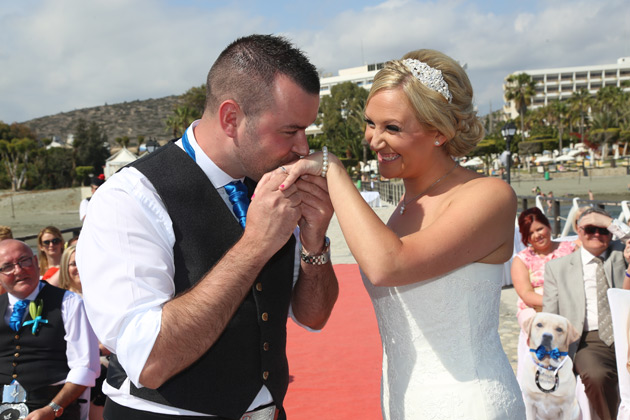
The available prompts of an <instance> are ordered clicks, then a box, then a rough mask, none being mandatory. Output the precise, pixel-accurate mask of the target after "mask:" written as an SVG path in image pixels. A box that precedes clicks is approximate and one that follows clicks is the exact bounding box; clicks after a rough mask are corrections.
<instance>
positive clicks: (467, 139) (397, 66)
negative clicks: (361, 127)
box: [367, 49, 484, 157]
mask: <svg viewBox="0 0 630 420" xmlns="http://www.w3.org/2000/svg"><path fill="white" fill-rule="evenodd" d="M407 58H412V59H416V60H419V61H421V62H423V63H426V64H427V65H429V66H431V67H433V68H434V69H437V70H440V71H441V72H442V77H443V78H444V81H445V82H446V83H447V84H448V89H449V91H450V92H451V95H452V96H453V99H452V101H451V103H449V102H448V101H447V100H446V98H444V96H442V94H441V93H439V92H436V91H434V90H432V89H430V88H428V87H426V86H425V85H424V84H423V83H422V82H420V81H419V80H418V79H417V78H416V77H415V76H414V75H413V74H412V73H411V71H410V70H409V68H407V66H405V64H403V61H402V60H404V59H407ZM398 87H402V90H403V92H404V93H405V96H406V97H407V99H408V100H409V103H410V104H411V107H412V108H413V110H414V113H415V114H416V118H417V119H418V121H419V122H420V123H421V124H423V125H424V126H425V127H426V128H428V129H430V130H431V129H434V130H437V131H439V132H440V133H441V134H442V135H443V136H444V137H446V142H445V143H444V148H445V149H446V152H447V153H448V154H449V155H450V156H453V157H461V156H465V155H467V154H468V153H470V152H471V151H472V150H473V149H474V148H475V146H476V145H477V143H479V141H481V139H482V138H483V136H484V128H483V125H482V124H481V122H480V121H479V119H478V118H477V112H476V111H475V110H474V107H473V103H472V96H473V89H472V85H471V84H470V80H469V79H468V76H467V75H466V72H465V71H464V69H463V68H462V67H461V66H460V65H459V64H458V63H457V62H456V61H455V60H453V59H452V58H450V57H449V56H447V55H445V54H443V53H441V52H439V51H435V50H428V49H423V50H417V51H411V52H409V53H407V54H405V56H404V57H403V58H402V59H401V60H393V61H390V62H388V63H386V64H385V67H383V68H382V69H381V70H380V71H379V72H378V73H377V74H376V76H375V78H374V82H373V84H372V89H371V90H370V94H369V95H368V99H367V102H369V101H370V99H371V98H372V96H374V94H376V93H377V92H378V91H380V90H381V89H396V88H398Z"/></svg>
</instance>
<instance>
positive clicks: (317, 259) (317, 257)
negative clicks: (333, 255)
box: [300, 237, 330, 265]
mask: <svg viewBox="0 0 630 420" xmlns="http://www.w3.org/2000/svg"><path fill="white" fill-rule="evenodd" d="M300 258H301V259H302V261H304V262H305V263H307V264H312V265H324V264H326V263H328V261H330V239H329V238H328V237H326V238H325V240H324V250H323V251H322V252H321V253H319V254H313V255H311V254H309V253H307V252H305V251H304V247H303V246H302V245H300Z"/></svg>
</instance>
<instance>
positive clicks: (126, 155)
mask: <svg viewBox="0 0 630 420" xmlns="http://www.w3.org/2000/svg"><path fill="white" fill-rule="evenodd" d="M136 159H138V156H136V155H135V154H133V153H132V152H130V151H129V150H127V148H126V147H123V148H122V149H120V150H119V151H117V152H116V153H114V154H113V155H111V156H110V157H109V158H107V160H106V161H105V170H104V171H103V172H104V174H105V179H107V178H109V177H110V176H112V175H114V174H115V173H116V172H117V171H118V170H119V169H120V168H122V167H123V166H125V165H127V164H128V163H131V162H133V161H135V160H136Z"/></svg>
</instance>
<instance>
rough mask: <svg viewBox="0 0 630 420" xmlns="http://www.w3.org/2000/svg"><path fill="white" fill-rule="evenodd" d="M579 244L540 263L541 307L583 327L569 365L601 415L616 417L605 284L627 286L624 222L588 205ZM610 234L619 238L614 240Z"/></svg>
mask: <svg viewBox="0 0 630 420" xmlns="http://www.w3.org/2000/svg"><path fill="white" fill-rule="evenodd" d="M577 226H578V237H579V239H580V241H581V242H582V246H581V248H580V249H578V250H577V251H575V252H574V253H573V254H570V255H567V256H565V257H562V258H558V259H556V260H551V261H549V262H548V263H547V264H546V265H545V293H544V296H543V312H551V313H555V314H559V315H562V316H564V317H566V318H567V319H568V320H569V321H570V322H571V324H573V326H574V327H575V328H576V329H577V330H578V331H581V332H582V337H581V338H580V340H579V341H578V342H576V343H573V345H572V347H571V348H570V354H571V355H572V357H573V363H574V364H573V365H574V370H575V372H576V373H577V374H579V375H580V378H581V379H582V382H583V383H584V387H585V392H586V395H587V397H588V399H589V402H590V404H591V406H592V407H593V409H594V410H595V412H596V413H597V415H598V416H599V418H600V419H602V420H609V419H616V418H617V410H618V407H619V402H620V396H619V384H618V379H617V365H616V360H615V345H614V342H613V338H612V324H611V319H610V306H609V305H608V298H607V296H606V294H605V293H606V290H607V289H608V288H610V287H617V288H621V287H622V286H624V285H625V286H626V287H627V286H629V284H628V278H629V276H630V274H628V272H627V268H628V262H627V261H628V259H629V258H630V247H626V246H625V245H624V243H623V240H626V239H628V236H629V235H628V230H629V229H628V226H626V225H624V224H622V223H619V222H618V221H616V220H614V219H613V218H612V217H611V216H610V215H609V214H608V213H606V212H605V211H604V210H601V209H598V208H590V209H587V210H585V211H584V213H582V215H581V216H580V218H579V219H578V223H577ZM613 234H614V235H615V236H616V237H617V238H620V239H617V240H613Z"/></svg>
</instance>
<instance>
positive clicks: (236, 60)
mask: <svg viewBox="0 0 630 420" xmlns="http://www.w3.org/2000/svg"><path fill="white" fill-rule="evenodd" d="M278 75H284V76H287V77H289V78H290V79H291V80H292V81H293V82H295V83H296V84H297V85H298V86H300V87H301V88H302V89H304V91H306V92H307V93H310V94H313V95H319V75H318V74H317V69H316V68H315V66H314V65H313V64H311V62H310V61H309V60H308V58H307V57H306V55H304V53H303V52H302V51H300V50H299V49H298V48H297V47H295V46H293V45H292V44H291V43H290V42H289V41H288V40H287V39H285V38H284V37H281V36H274V35H250V36H246V37H242V38H239V39H237V40H236V41H234V42H232V43H231V44H230V45H228V46H227V48H226V49H225V50H223V52H222V53H221V54H220V55H219V57H218V58H217V60H216V61H215V62H214V64H213V65H212V68H211V69H210V72H209V73H208V80H207V82H206V109H207V110H208V111H210V112H211V113H214V112H216V110H217V108H218V106H219V104H220V103H221V102H223V101H225V100H226V99H233V100H235V101H236V102H237V103H238V104H239V106H240V107H241V109H242V110H243V112H244V113H245V115H249V116H256V115H258V114H259V113H260V112H261V111H263V110H264V109H265V108H267V107H269V105H271V103H272V101H273V96H272V92H271V90H272V88H273V84H274V81H275V78H276V76H278Z"/></svg>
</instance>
